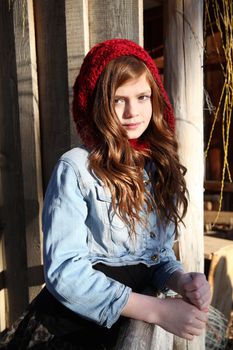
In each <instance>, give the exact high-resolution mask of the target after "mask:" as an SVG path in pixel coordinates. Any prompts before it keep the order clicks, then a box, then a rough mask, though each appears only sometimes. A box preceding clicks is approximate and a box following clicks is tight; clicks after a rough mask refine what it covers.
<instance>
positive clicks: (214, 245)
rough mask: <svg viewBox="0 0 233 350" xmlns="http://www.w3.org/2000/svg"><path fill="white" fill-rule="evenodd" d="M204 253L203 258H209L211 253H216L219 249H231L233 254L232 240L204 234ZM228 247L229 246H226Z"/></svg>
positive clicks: (211, 255)
mask: <svg viewBox="0 0 233 350" xmlns="http://www.w3.org/2000/svg"><path fill="white" fill-rule="evenodd" d="M204 247H205V249H204V255H205V259H208V260H211V259H212V258H213V255H214V254H216V253H218V251H219V250H220V249H225V248H226V249H230V248H231V249H232V254H233V241H230V240H229V239H223V238H218V237H212V236H204ZM228 247H229V248H228Z"/></svg>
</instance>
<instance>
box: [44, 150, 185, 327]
mask: <svg viewBox="0 0 233 350" xmlns="http://www.w3.org/2000/svg"><path fill="white" fill-rule="evenodd" d="M88 154H89V153H88V151H87V150H86V149H85V148H82V147H78V148H74V149H72V150H71V151H69V152H67V153H65V154H64V155H63V156H62V157H61V158H60V160H59V161H58V163H57V165H56V167H55V169H54V171H53V174H52V177H51V179H50V182H49V185H48V188H47V192H46V196H45V202H44V208H43V218H42V219H43V220H42V221H43V232H44V269H45V280H46V285H47V288H48V289H49V291H50V292H51V293H52V294H53V295H54V296H55V297H56V298H57V299H58V300H59V301H60V302H61V303H62V304H63V305H65V306H66V307H68V308H69V309H71V310H72V311H74V312H75V313H77V314H79V315H80V316H82V317H84V318H86V319H89V320H92V321H94V322H96V323H98V324H99V325H102V326H105V327H108V328H110V327H111V326H112V325H113V323H115V322H116V321H117V319H118V318H119V316H120V314H121V311H122V309H123V308H124V306H125V305H126V303H127V301H128V298H129V295H130V293H131V291H132V290H131V288H129V287H128V286H125V285H124V284H122V283H120V282H118V281H116V280H113V279H111V278H109V277H107V276H106V275H105V274H104V273H102V272H100V271H97V270H95V269H94V268H93V266H94V265H95V264H97V263H104V264H107V265H110V266H123V265H135V264H138V263H143V264H145V265H147V266H148V267H149V266H152V265H156V268H155V273H154V275H153V281H151V284H152V285H153V286H154V288H155V289H156V290H159V291H163V290H164V289H165V287H166V281H167V279H168V278H169V277H170V275H171V274H172V273H173V272H174V271H176V270H178V269H182V267H181V264H180V262H178V261H176V258H175V255H174V252H173V250H172V245H173V240H174V234H173V232H174V225H173V224H170V225H168V226H167V227H166V229H165V228H164V227H162V226H161V225H159V223H158V218H157V216H156V213H155V212H151V213H150V214H148V215H147V222H146V225H144V226H142V225H140V224H138V225H137V226H136V238H131V236H130V235H129V232H130V231H129V227H127V225H126V224H125V223H124V222H123V221H122V220H121V219H120V217H119V216H118V215H117V213H115V212H114V211H113V210H112V206H111V194H110V191H109V190H108V189H107V188H105V187H104V186H103V183H102V182H101V180H100V179H98V178H97V177H96V176H95V175H94V174H93V173H92V172H90V171H89V170H88ZM148 180H149V178H148V175H147V172H146V171H145V170H144V181H145V183H146V186H148V187H147V189H148V190H150V186H151V184H150V183H149V181H148ZM147 182H148V183H147Z"/></svg>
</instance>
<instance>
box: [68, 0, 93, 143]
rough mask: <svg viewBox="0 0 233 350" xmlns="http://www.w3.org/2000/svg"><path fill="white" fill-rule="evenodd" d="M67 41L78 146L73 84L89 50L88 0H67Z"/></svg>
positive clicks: (73, 134)
mask: <svg viewBox="0 0 233 350" xmlns="http://www.w3.org/2000/svg"><path fill="white" fill-rule="evenodd" d="M65 16H66V17H65V18H66V43H67V65H68V87H69V106H70V119H71V122H70V130H71V131H70V133H71V147H75V146H77V144H78V143H79V138H78V136H77V132H76V130H75V126H74V123H73V117H72V105H71V104H72V99H73V85H74V82H75V78H76V76H77V75H78V72H79V69H80V66H81V64H82V62H83V58H84V56H85V55H86V54H87V52H88V51H89V48H90V47H89V26H88V25H89V22H88V0H81V1H76V0H66V2H65Z"/></svg>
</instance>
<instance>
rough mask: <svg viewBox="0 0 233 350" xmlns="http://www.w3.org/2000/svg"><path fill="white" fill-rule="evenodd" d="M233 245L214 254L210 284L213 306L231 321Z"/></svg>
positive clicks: (210, 271)
mask: <svg viewBox="0 0 233 350" xmlns="http://www.w3.org/2000/svg"><path fill="white" fill-rule="evenodd" d="M232 266H233V245H228V246H225V247H222V248H220V249H218V250H217V251H216V252H214V254H213V257H212V260H211V264H210V270H209V282H210V285H211V289H212V301H211V305H212V306H214V307H215V308H216V309H218V310H219V311H221V312H222V313H223V314H224V315H225V317H226V318H227V320H228V321H229V320H230V314H231V310H232V301H233V269H232Z"/></svg>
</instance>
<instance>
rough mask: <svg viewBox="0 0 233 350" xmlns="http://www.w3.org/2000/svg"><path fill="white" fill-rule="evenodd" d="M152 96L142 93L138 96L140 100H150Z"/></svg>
mask: <svg viewBox="0 0 233 350" xmlns="http://www.w3.org/2000/svg"><path fill="white" fill-rule="evenodd" d="M150 98H151V96H150V95H141V96H139V97H138V99H139V100H140V101H147V100H150Z"/></svg>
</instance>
